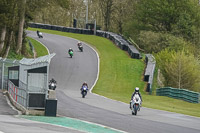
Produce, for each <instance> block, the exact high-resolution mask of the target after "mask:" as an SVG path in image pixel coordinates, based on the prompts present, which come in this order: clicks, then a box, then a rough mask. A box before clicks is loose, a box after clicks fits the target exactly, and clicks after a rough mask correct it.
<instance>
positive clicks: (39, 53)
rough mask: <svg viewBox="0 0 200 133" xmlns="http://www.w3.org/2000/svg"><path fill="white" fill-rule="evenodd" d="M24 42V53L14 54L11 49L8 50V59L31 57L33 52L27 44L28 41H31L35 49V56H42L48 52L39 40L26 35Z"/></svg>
mask: <svg viewBox="0 0 200 133" xmlns="http://www.w3.org/2000/svg"><path fill="white" fill-rule="evenodd" d="M26 39H27V40H26V44H25V47H26V48H25V49H26V52H25V53H24V55H18V54H16V53H15V52H14V51H13V50H10V52H9V54H8V57H7V58H8V59H17V60H21V59H22V58H24V57H25V58H33V57H34V53H33V51H32V49H31V47H30V45H29V41H30V42H31V43H32V45H33V47H34V49H35V52H36V57H40V56H44V55H47V54H48V51H47V49H46V47H44V46H43V45H41V43H40V42H38V41H36V40H34V39H32V38H30V37H27V38H26ZM28 40H29V41H28Z"/></svg>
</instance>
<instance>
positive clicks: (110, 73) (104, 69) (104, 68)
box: [29, 28, 200, 117]
mask: <svg viewBox="0 0 200 133" xmlns="http://www.w3.org/2000/svg"><path fill="white" fill-rule="evenodd" d="M29 30H33V31H36V30H38V29H36V28H29ZM39 30H40V31H41V32H46V33H50V34H57V35H62V36H68V37H72V38H75V39H78V40H81V41H84V42H86V43H88V44H90V45H91V46H93V47H94V48H95V49H96V50H97V51H98V54H99V56H100V74H99V80H98V82H97V84H96V86H95V87H94V89H93V92H94V93H97V94H100V95H103V96H106V97H108V98H111V99H115V100H119V101H122V102H125V103H129V101H130V97H131V94H132V92H133V91H134V88H135V87H136V86H138V87H140V90H141V92H142V97H143V106H144V107H149V108H154V109H161V110H166V111H172V112H177V113H183V114H187V115H193V116H198V117H200V111H199V110H200V104H192V103H188V102H185V101H181V100H176V99H172V98H168V97H161V96H155V95H148V94H147V93H145V91H144V88H145V86H146V83H145V82H143V81H142V79H143V76H142V74H143V71H144V67H145V65H144V62H143V60H138V59H131V58H130V57H129V56H128V54H127V52H125V51H122V50H120V49H119V48H117V47H116V46H115V45H113V43H112V42H111V41H109V40H107V39H105V38H102V37H98V36H93V35H82V34H74V33H66V32H60V31H51V30H45V29H39ZM154 88H156V87H155V86H154ZM154 91H155V90H154ZM153 94H155V93H153Z"/></svg>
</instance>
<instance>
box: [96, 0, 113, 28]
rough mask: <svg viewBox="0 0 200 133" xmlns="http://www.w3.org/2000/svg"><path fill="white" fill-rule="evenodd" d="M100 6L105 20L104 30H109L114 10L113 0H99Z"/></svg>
mask: <svg viewBox="0 0 200 133" xmlns="http://www.w3.org/2000/svg"><path fill="white" fill-rule="evenodd" d="M99 6H100V9H101V13H102V16H103V20H104V30H105V31H108V30H109V28H110V19H111V14H112V10H113V9H112V6H113V0H99Z"/></svg>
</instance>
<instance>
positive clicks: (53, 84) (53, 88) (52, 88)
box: [49, 81, 56, 90]
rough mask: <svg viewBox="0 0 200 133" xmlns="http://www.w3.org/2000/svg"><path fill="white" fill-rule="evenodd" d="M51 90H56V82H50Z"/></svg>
mask: <svg viewBox="0 0 200 133" xmlns="http://www.w3.org/2000/svg"><path fill="white" fill-rule="evenodd" d="M49 89H50V90H55V89H56V81H55V82H51V81H50V82H49Z"/></svg>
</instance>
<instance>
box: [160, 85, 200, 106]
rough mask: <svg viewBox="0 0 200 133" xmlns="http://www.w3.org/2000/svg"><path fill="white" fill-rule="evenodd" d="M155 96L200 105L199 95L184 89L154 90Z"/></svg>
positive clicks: (166, 88) (167, 88)
mask: <svg viewBox="0 0 200 133" xmlns="http://www.w3.org/2000/svg"><path fill="white" fill-rule="evenodd" d="M156 95H158V96H168V97H171V98H175V99H181V100H184V101H187V102H191V103H200V93H198V92H194V91H189V90H186V89H176V88H171V87H165V88H159V89H156Z"/></svg>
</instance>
